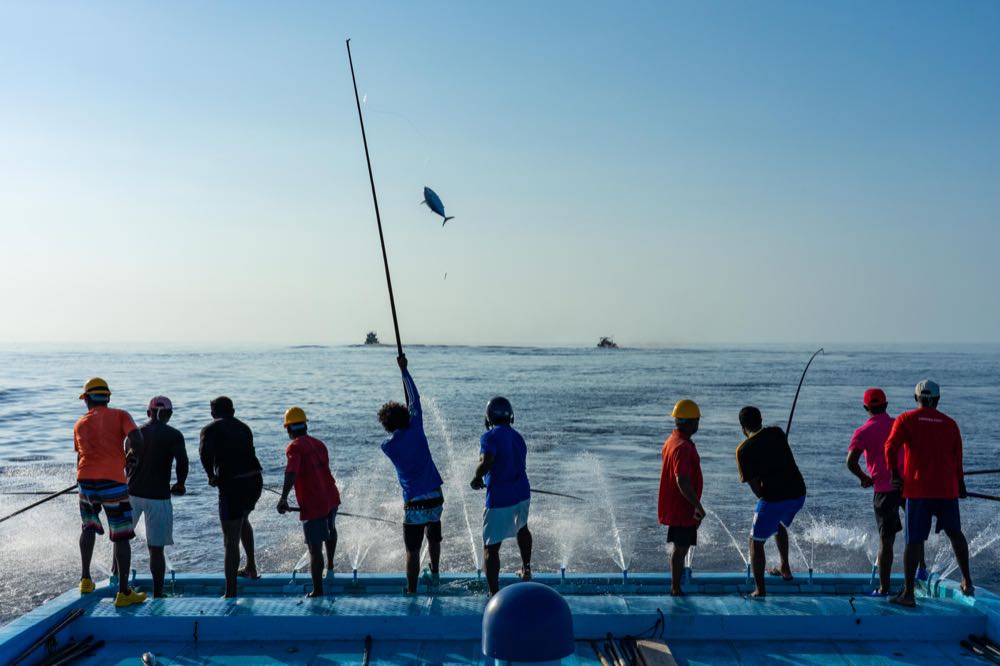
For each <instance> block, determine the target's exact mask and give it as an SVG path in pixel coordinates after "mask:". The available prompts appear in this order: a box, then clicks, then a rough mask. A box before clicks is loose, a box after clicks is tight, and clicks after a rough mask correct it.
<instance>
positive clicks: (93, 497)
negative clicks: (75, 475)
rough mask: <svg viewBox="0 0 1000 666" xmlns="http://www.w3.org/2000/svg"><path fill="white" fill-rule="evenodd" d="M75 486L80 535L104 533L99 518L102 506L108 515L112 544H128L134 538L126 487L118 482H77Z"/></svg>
mask: <svg viewBox="0 0 1000 666" xmlns="http://www.w3.org/2000/svg"><path fill="white" fill-rule="evenodd" d="M77 487H78V488H79V490H80V520H81V521H82V523H83V531H84V532H95V533H97V534H104V526H103V525H102V524H101V515H100V514H101V507H102V506H103V507H104V511H105V513H107V514H108V527H109V528H110V529H111V540H112V541H128V540H129V539H132V538H134V537H135V532H134V531H133V527H132V505H131V504H130V503H129V497H128V486H127V485H125V484H124V483H120V482H118V481H78V482H77Z"/></svg>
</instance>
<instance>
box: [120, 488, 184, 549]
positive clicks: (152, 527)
mask: <svg viewBox="0 0 1000 666" xmlns="http://www.w3.org/2000/svg"><path fill="white" fill-rule="evenodd" d="M130 502H131V504H132V521H133V523H134V524H135V525H136V526H138V525H139V517H140V516H145V518H146V521H145V526H146V543H147V544H148V545H150V546H160V547H162V546H172V545H174V505H173V504H171V503H170V500H168V499H165V500H157V499H146V498H145V497H136V496H135V495H132V497H131V498H130Z"/></svg>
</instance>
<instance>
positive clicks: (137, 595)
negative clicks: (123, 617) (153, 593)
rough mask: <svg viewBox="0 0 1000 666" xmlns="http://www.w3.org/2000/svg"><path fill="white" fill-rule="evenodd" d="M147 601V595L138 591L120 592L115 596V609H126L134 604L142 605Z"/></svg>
mask: <svg viewBox="0 0 1000 666" xmlns="http://www.w3.org/2000/svg"><path fill="white" fill-rule="evenodd" d="M145 600H146V593H145V592H139V591H137V590H131V589H130V590H129V591H128V592H126V593H124V594H123V593H121V592H119V593H118V594H117V595H115V608H125V607H126V606H131V605H132V604H141V603H142V602H143V601H145Z"/></svg>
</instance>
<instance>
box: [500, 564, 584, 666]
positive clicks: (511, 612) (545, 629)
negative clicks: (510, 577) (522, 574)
mask: <svg viewBox="0 0 1000 666" xmlns="http://www.w3.org/2000/svg"><path fill="white" fill-rule="evenodd" d="M575 650H576V646H575V645H574V644H573V615H572V613H570V610H569V604H567V603H566V600H565V599H563V598H562V596H560V594H559V593H558V592H556V591H555V590H553V589H552V588H551V587H549V586H548V585H542V584H541V583H516V584H514V585H509V586H507V587H505V588H503V589H502V590H500V591H499V592H497V593H496V594H495V595H493V598H492V599H490V602H489V603H488V604H486V612H484V613H483V654H484V655H486V656H487V657H493V658H494V659H504V660H507V661H522V662H539V661H555V660H557V659H562V658H564V657H568V656H569V655H571V654H573V652H574V651H575Z"/></svg>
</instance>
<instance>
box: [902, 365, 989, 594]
mask: <svg viewBox="0 0 1000 666" xmlns="http://www.w3.org/2000/svg"><path fill="white" fill-rule="evenodd" d="M914 398H915V400H916V401H917V405H918V407H917V408H916V409H914V410H911V411H908V412H904V413H902V414H900V415H899V416H898V417H896V421H895V423H893V425H892V431H891V432H890V433H889V439H888V440H886V442H885V457H886V461H887V463H888V464H889V466H890V468H891V474H892V484H893V486H895V487H896V488H901V489H902V491H903V497H904V498H906V525H905V528H904V532H903V536H904V538H905V539H906V548H905V549H904V550H903V574H904V577H903V590H902V592H900V593H899V594H897V595H896V596H894V597H892V598H891V599H890V601H891V602H892V603H894V604H899V605H900V606H907V607H911V608H912V607H914V606H916V601H915V600H914V598H913V585H914V579H915V578H916V574H917V564H918V562H921V561H923V559H924V542H925V541H927V537H928V536H930V533H931V518H932V517H936V518H937V527H936V529H935V532H940V531H941V530H944V532H945V534H947V535H948V539H949V540H950V541H951V547H952V550H953V551H954V552H955V560H956V561H957V562H958V568H959V570H960V571H961V572H962V582H961V590H962V593H963V594H964V595H965V596H968V597H971V596H973V595H974V594H975V588H974V587H973V585H972V575H971V574H970V573H969V544H968V542H967V541H966V540H965V535H964V534H963V533H962V519H961V516H960V515H959V510H958V499H959V498H960V497H961V498H964V497H965V496H966V494H965V478H964V476H965V475H964V472H963V471H962V435H961V434H960V433H959V430H958V424H956V423H955V421H954V420H953V419H951V418H950V417H949V416H946V415H945V414H943V413H942V412H939V411H938V409H937V406H938V401H939V400H940V399H941V389H940V387H939V386H938V385H937V384H936V383H935V382H932V381H931V380H929V379H924V380H922V381H921V382H920V383H919V384H917V386H916V388H915V389H914ZM901 453H902V459H903V463H902V465H900V463H899V459H900V454H901Z"/></svg>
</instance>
